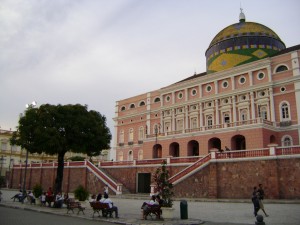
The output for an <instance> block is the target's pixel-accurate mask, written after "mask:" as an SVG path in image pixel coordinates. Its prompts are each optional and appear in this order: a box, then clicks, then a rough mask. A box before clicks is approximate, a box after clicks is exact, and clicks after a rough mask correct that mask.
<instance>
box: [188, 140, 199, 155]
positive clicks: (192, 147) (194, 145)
mask: <svg viewBox="0 0 300 225" xmlns="http://www.w3.org/2000/svg"><path fill="white" fill-rule="evenodd" d="M187 147H188V151H187V155H188V156H199V143H198V141H195V140H192V141H189V143H188V146H187Z"/></svg>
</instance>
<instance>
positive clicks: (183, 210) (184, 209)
mask: <svg viewBox="0 0 300 225" xmlns="http://www.w3.org/2000/svg"><path fill="white" fill-rule="evenodd" d="M180 218H181V219H182V220H184V219H188V206H187V201H185V200H181V201H180Z"/></svg>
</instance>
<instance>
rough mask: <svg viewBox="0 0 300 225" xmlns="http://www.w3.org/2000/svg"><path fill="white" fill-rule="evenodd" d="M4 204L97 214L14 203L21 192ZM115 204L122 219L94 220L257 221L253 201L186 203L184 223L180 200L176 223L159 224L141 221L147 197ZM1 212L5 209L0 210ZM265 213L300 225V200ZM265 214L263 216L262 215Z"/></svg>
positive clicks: (273, 222) (274, 221)
mask: <svg viewBox="0 0 300 225" xmlns="http://www.w3.org/2000/svg"><path fill="white" fill-rule="evenodd" d="M1 191H2V201H1V202H0V206H3V207H13V208H20V209H25V210H34V211H38V212H43V213H54V214H59V215H65V216H73V217H81V218H85V219H90V220H91V219H93V218H92V214H93V211H92V209H91V207H90V206H89V204H88V202H87V204H86V209H85V215H82V214H81V213H80V214H79V215H77V210H74V211H75V213H74V214H72V212H71V213H69V214H67V209H66V207H64V208H62V209H55V208H49V207H41V206H39V205H30V204H29V203H24V204H22V203H20V202H17V201H16V202H13V200H12V199H11V197H12V196H13V195H14V194H16V193H17V192H18V191H17V190H10V189H1ZM110 197H111V199H112V200H113V201H114V204H115V205H116V206H117V207H118V208H119V217H120V218H119V219H115V218H109V219H106V218H103V217H97V216H95V218H94V220H102V221H103V220H104V221H109V222H112V223H116V224H126V225H129V224H132V225H142V224H165V225H184V224H187V225H188V224H190V225H196V224H205V225H250V224H251V225H253V224H255V221H256V219H255V217H254V215H253V205H252V203H251V201H250V200H248V199H246V200H236V199H235V200H224V199H217V200H211V199H210V200H207V199H185V200H187V203H188V219H184V220H182V219H180V199H177V200H176V201H174V208H175V213H174V219H172V220H168V219H165V220H156V219H153V220H152V219H151V218H149V219H148V220H142V219H141V209H140V207H141V204H142V203H143V202H144V201H147V200H148V198H147V196H146V195H125V196H110ZM0 210H1V208H0ZM265 210H266V212H267V213H268V214H269V215H270V216H269V217H264V222H265V224H266V225H299V224H300V200H290V201H287V200H265ZM259 214H262V212H259Z"/></svg>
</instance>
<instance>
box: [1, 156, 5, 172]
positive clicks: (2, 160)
mask: <svg viewBox="0 0 300 225" xmlns="http://www.w3.org/2000/svg"><path fill="white" fill-rule="evenodd" d="M4 160H5V159H4V157H3V155H2V156H1V158H0V161H1V169H0V177H1V176H2V167H3V162H4Z"/></svg>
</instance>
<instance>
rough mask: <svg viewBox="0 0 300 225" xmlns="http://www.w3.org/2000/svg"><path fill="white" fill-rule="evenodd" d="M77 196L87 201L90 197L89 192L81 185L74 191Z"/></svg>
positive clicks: (80, 199)
mask: <svg viewBox="0 0 300 225" xmlns="http://www.w3.org/2000/svg"><path fill="white" fill-rule="evenodd" d="M74 195H75V198H77V199H78V200H79V201H85V200H87V199H88V197H89V192H88V191H87V190H86V189H85V188H84V187H83V186H82V185H79V186H78V187H77V188H76V189H75V191H74Z"/></svg>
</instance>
